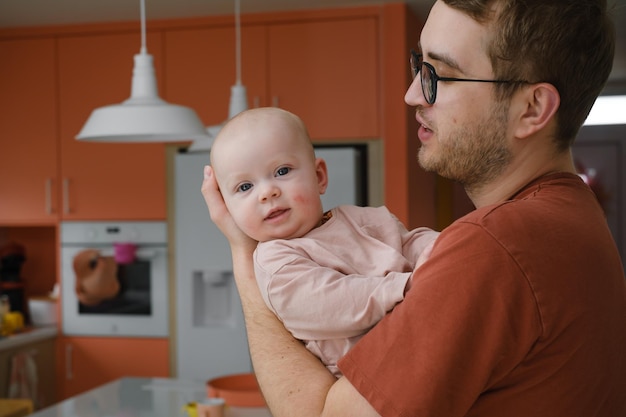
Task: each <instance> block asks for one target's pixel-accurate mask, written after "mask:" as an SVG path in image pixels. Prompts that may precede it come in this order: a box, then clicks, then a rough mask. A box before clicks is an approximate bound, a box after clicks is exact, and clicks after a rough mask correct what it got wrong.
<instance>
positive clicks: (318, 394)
mask: <svg viewBox="0 0 626 417" xmlns="http://www.w3.org/2000/svg"><path fill="white" fill-rule="evenodd" d="M232 249H233V265H234V274H235V277H236V282H237V288H238V290H239V295H240V297H241V303H242V306H243V312H244V317H245V321H246V329H247V333H248V343H249V345H250V355H251V357H252V363H253V365H254V371H255V374H256V377H257V378H258V380H259V384H260V385H261V389H262V391H263V395H264V396H265V399H266V401H267V403H268V405H269V407H270V409H271V411H272V414H273V416H274V417H283V416H285V417H292V416H296V415H297V416H302V417H305V416H320V415H322V410H323V408H324V404H325V402H326V397H327V394H328V391H329V390H330V388H331V387H332V385H333V383H335V381H336V380H335V378H334V377H333V376H332V374H330V372H328V370H327V369H326V367H325V366H324V365H323V364H322V363H321V362H320V361H319V360H318V359H317V358H316V357H315V356H313V355H312V354H311V353H310V352H309V351H308V350H307V349H306V348H305V347H304V345H303V344H302V343H301V342H300V341H298V340H296V339H294V337H293V336H292V335H291V334H290V333H289V332H288V331H287V330H286V329H285V327H284V326H283V324H282V323H281V322H280V321H279V320H278V319H277V318H276V316H275V315H274V314H273V313H272V312H271V311H270V310H269V309H268V308H267V306H266V305H265V303H264V302H263V299H262V297H261V293H260V290H259V288H258V286H257V283H256V280H255V277H254V269H253V266H252V260H251V257H250V256H249V254H247V253H246V252H245V251H239V252H238V251H237V249H236V248H232Z"/></svg>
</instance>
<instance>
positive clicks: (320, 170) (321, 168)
mask: <svg viewBox="0 0 626 417" xmlns="http://www.w3.org/2000/svg"><path fill="white" fill-rule="evenodd" d="M315 173H316V174H317V185H318V188H319V192H320V195H321V194H324V193H325V192H326V188H327V187H328V168H326V161H324V160H323V159H322V158H316V159H315Z"/></svg>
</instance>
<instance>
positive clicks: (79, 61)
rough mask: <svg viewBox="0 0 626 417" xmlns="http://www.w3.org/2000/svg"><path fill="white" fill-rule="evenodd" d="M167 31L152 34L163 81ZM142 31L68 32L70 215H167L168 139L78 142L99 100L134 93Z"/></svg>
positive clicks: (65, 136) (64, 91)
mask: <svg viewBox="0 0 626 417" xmlns="http://www.w3.org/2000/svg"><path fill="white" fill-rule="evenodd" d="M160 40H161V38H160V37H159V36H157V35H151V36H150V35H149V36H148V37H147V47H148V52H149V53H151V54H152V55H153V56H154V59H155V67H156V74H157V80H159V79H160V78H162V77H163V74H162V73H161V72H162V71H160V70H159V64H160V62H161V55H160V53H159V52H160V51H161V42H160ZM139 48H140V35H139V33H138V32H137V33H135V32H132V33H113V34H106V33H105V34H95V35H94V34H90V35H85V36H67V37H62V38H60V39H59V41H58V59H59V105H60V108H61V114H60V140H61V149H60V155H61V159H60V167H61V169H60V178H59V179H60V181H61V202H62V204H61V205H62V211H61V216H62V218H63V219H67V220H111V219H118V220H138V219H145V220H153V219H156V220H158V219H165V217H166V203H165V194H166V191H165V149H164V146H163V145H162V144H111V143H89V142H83V141H77V140H76V139H75V136H76V135H77V134H78V132H79V131H80V129H81V128H82V126H83V124H84V123H85V121H86V120H87V118H88V117H89V115H90V114H91V111H92V110H93V109H95V108H97V107H101V106H104V105H109V104H116V103H120V102H122V101H124V100H126V99H128V98H129V97H130V90H131V77H132V69H133V56H134V55H135V54H137V53H139Z"/></svg>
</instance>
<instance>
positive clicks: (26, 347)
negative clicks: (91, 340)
mask: <svg viewBox="0 0 626 417" xmlns="http://www.w3.org/2000/svg"><path fill="white" fill-rule="evenodd" d="M55 341H56V338H54V337H53V338H49V339H44V340H39V341H36V342H32V343H27V344H23V345H20V346H16V347H12V348H9V349H4V350H0V398H3V397H8V394H9V386H10V384H11V383H15V384H18V385H22V388H20V387H17V389H18V392H20V393H26V392H28V393H30V395H32V397H33V398H31V399H32V400H33V407H34V408H35V409H36V410H37V409H40V408H44V407H47V406H49V405H52V404H54V403H55V402H57V400H58V396H57V390H56V384H53V383H52V381H54V375H55ZM14 368H15V369H14ZM21 395H24V394H21Z"/></svg>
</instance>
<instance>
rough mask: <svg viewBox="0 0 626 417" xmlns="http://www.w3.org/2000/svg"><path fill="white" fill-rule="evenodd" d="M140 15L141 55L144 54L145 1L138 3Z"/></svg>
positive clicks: (141, 0) (145, 51) (145, 50)
mask: <svg viewBox="0 0 626 417" xmlns="http://www.w3.org/2000/svg"><path fill="white" fill-rule="evenodd" d="M139 6H140V13H141V51H140V52H141V54H146V53H147V49H146V3H145V0H140V1H139Z"/></svg>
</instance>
